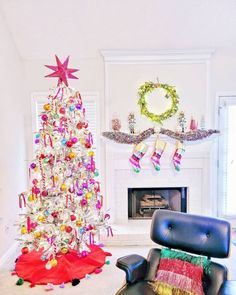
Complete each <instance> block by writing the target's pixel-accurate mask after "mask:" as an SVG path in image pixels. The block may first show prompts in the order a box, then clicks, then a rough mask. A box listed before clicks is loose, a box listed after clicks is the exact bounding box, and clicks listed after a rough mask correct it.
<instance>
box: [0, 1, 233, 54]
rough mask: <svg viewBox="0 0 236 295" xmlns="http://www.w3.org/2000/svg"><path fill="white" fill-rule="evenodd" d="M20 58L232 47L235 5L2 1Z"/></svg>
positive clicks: (227, 2)
mask: <svg viewBox="0 0 236 295" xmlns="http://www.w3.org/2000/svg"><path fill="white" fill-rule="evenodd" d="M0 9H1V10H2V14H3V15H4V17H5V21H6V23H7V26H8V28H9V31H10V32H11V34H12V36H13V38H14V40H15V43H16V46H17V48H18V51H19V53H20V55H21V57H22V58H23V59H35V60H37V59H48V58H49V57H51V56H52V54H54V53H57V54H59V55H64V56H66V55H67V54H68V55H69V54H70V55H73V56H77V57H78V58H94V57H97V56H98V55H99V54H100V53H99V50H100V49H149V50H150V49H182V48H184V49H187V48H189V49H190V48H217V47H231V48H233V47H236V1H235V0H38V1H37V0H0Z"/></svg>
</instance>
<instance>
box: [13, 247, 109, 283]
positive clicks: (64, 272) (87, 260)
mask: <svg viewBox="0 0 236 295" xmlns="http://www.w3.org/2000/svg"><path fill="white" fill-rule="evenodd" d="M89 248H90V251H91V252H89V254H88V255H87V256H86V257H80V256H78V254H77V252H76V251H70V252H69V253H67V254H65V255H63V254H60V255H57V256H56V260H57V266H56V267H52V268H51V269H50V270H47V269H46V268H45V265H46V263H47V261H42V260H41V256H42V251H35V250H33V251H31V252H29V253H27V254H22V255H21V256H19V258H18V260H17V262H16V273H17V275H18V276H19V277H20V278H23V279H24V280H25V281H29V282H31V283H32V284H35V285H44V284H48V283H52V284H55V285H59V284H62V283H66V282H70V281H72V280H73V279H75V278H76V279H82V278H84V277H85V276H86V274H91V273H93V272H94V271H95V270H96V269H98V268H100V267H102V266H103V265H104V264H105V260H106V256H111V254H110V253H108V252H104V251H103V250H102V249H101V248H100V247H99V246H97V245H91V246H89Z"/></svg>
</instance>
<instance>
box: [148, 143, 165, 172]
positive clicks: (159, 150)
mask: <svg viewBox="0 0 236 295" xmlns="http://www.w3.org/2000/svg"><path fill="white" fill-rule="evenodd" d="M165 148H166V142H165V141H162V140H159V139H157V140H156V143H155V150H154V152H153V154H152V156H151V161H152V164H153V166H154V168H155V169H156V170H157V171H160V169H161V163H160V159H161V155H162V154H163V152H164V150H165Z"/></svg>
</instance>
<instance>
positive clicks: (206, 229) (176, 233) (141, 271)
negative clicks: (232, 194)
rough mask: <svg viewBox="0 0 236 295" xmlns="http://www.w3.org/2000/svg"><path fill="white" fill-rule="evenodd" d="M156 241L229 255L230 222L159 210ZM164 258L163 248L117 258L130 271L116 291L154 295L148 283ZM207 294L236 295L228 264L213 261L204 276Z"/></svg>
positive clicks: (200, 252) (191, 250)
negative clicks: (146, 256)
mask: <svg viewBox="0 0 236 295" xmlns="http://www.w3.org/2000/svg"><path fill="white" fill-rule="evenodd" d="M151 239H152V241H153V242H155V243H157V244H159V245H162V246H165V247H168V248H171V249H178V250H182V251H186V252H188V253H190V254H191V253H193V254H197V255H202V256H206V257H208V259H209V260H210V259H211V257H215V258H227V257H228V256H229V250H230V224H229V222H227V221H226V220H223V219H218V218H211V217H206V216H198V215H192V214H187V213H180V212H175V211H169V210H156V211H155V213H154V214H153V218H152V225H151ZM159 259H160V248H154V249H151V250H150V252H149V255H148V258H147V259H146V258H144V257H142V256H140V255H135V254H134V255H129V256H125V257H122V258H119V259H118V260H117V263H116V266H117V267H118V268H120V269H122V270H124V271H125V273H126V284H125V285H124V286H123V287H122V288H121V289H120V290H119V291H118V292H117V293H116V295H154V294H155V293H154V291H153V290H152V288H151V287H150V285H149V284H148V282H149V281H153V280H154V279H155V274H156V270H157V267H158V264H159ZM203 289H204V293H205V294H206V295H218V294H219V295H226V294H227V295H236V285H235V282H233V281H227V268H226V267H225V266H223V265H221V264H219V263H216V262H212V261H211V262H210V273H209V275H204V276H203Z"/></svg>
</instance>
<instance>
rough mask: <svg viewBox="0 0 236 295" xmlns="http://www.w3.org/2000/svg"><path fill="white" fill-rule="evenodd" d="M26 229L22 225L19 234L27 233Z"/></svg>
mask: <svg viewBox="0 0 236 295" xmlns="http://www.w3.org/2000/svg"><path fill="white" fill-rule="evenodd" d="M27 233H28V231H27V228H26V227H25V226H22V227H21V234H22V235H24V234H27Z"/></svg>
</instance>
